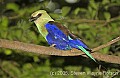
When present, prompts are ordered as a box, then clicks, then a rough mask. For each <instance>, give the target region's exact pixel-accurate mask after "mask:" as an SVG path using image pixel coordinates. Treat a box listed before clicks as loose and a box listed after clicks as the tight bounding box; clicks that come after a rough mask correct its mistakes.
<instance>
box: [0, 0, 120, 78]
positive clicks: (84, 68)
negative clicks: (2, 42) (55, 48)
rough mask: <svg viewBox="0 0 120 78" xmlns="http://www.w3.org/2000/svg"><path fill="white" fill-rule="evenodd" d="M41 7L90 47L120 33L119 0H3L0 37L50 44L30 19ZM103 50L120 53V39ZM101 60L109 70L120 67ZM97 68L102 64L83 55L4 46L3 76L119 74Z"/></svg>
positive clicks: (39, 77)
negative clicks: (56, 53) (55, 54)
mask: <svg viewBox="0 0 120 78" xmlns="http://www.w3.org/2000/svg"><path fill="white" fill-rule="evenodd" d="M40 9H44V10H46V11H47V12H48V13H49V14H50V16H51V17H52V18H53V19H55V20H56V21H58V22H60V23H62V24H63V25H65V26H66V27H67V28H68V29H69V30H70V31H72V32H73V33H74V34H76V35H77V36H78V37H80V38H81V39H82V40H83V41H84V42H85V43H86V44H87V45H88V46H89V47H90V48H94V47H97V46H99V45H101V44H104V43H106V42H108V41H110V40H112V39H114V38H116V37H117V36H119V35H120V1H119V0H0V38H1V39H8V40H12V41H15V40H17V41H21V42H25V43H32V44H37V45H42V46H49V45H48V44H47V42H46V41H45V39H44V38H43V37H42V36H41V34H39V32H38V30H37V28H36V26H35V24H34V23H32V22H29V18H30V15H31V14H32V13H33V12H34V11H37V10H40ZM99 52H100V53H103V54H108V55H116V56H120V42H117V43H115V44H113V45H111V46H109V47H106V48H104V49H102V50H99ZM100 63H101V64H103V65H104V66H105V67H106V68H107V69H108V71H109V72H116V71H118V70H119V69H120V65H119V64H112V63H106V62H103V61H100ZM71 72H74V73H75V72H78V73H79V74H77V73H76V74H74V73H72V74H71ZM84 72H85V73H84ZM92 72H93V74H92ZM95 72H100V70H98V65H97V64H96V63H94V62H93V61H92V60H91V59H89V58H85V57H82V56H73V57H62V56H47V55H37V54H33V53H25V52H22V51H19V50H11V49H5V48H0V78H48V77H49V78H63V77H66V78H85V77H87V78H111V77H114V78H118V74H117V75H115V74H114V73H112V74H104V75H103V74H102V75H100V74H97V75H95ZM80 73H81V74H80ZM86 73H90V74H86ZM51 75H53V76H51Z"/></svg>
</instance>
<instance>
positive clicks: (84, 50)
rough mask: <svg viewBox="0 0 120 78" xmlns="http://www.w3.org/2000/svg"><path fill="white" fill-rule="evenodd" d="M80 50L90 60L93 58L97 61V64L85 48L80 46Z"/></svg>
mask: <svg viewBox="0 0 120 78" xmlns="http://www.w3.org/2000/svg"><path fill="white" fill-rule="evenodd" d="M78 48H79V49H80V50H82V51H83V52H84V53H85V54H86V55H87V56H88V57H89V58H91V59H92V60H93V61H95V62H96V63H97V61H96V60H95V59H94V58H93V57H92V55H91V54H90V53H89V51H87V50H86V49H85V48H83V47H82V46H78Z"/></svg>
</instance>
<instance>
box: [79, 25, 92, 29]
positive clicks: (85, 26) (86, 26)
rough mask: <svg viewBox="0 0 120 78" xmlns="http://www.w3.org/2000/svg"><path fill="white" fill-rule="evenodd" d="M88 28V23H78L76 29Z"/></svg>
mask: <svg viewBox="0 0 120 78" xmlns="http://www.w3.org/2000/svg"><path fill="white" fill-rule="evenodd" d="M89 28H90V26H89V25H87V24H79V25H78V29H80V30H82V29H83V30H84V29H89Z"/></svg>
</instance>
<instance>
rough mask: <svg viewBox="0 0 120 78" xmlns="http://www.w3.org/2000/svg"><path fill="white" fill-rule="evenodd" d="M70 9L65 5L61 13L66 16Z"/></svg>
mask: <svg viewBox="0 0 120 78" xmlns="http://www.w3.org/2000/svg"><path fill="white" fill-rule="evenodd" d="M70 10H71V7H68V6H65V7H63V8H62V15H63V16H66V15H67V14H68V13H69V12H70Z"/></svg>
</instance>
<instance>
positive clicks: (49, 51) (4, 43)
mask: <svg viewBox="0 0 120 78" xmlns="http://www.w3.org/2000/svg"><path fill="white" fill-rule="evenodd" d="M119 40H120V37H117V38H116V39H113V40H112V41H110V42H108V43H107V44H104V45H102V47H101V46H100V47H97V48H93V49H92V50H93V51H97V50H99V49H101V48H104V47H107V46H109V45H111V44H113V43H115V42H117V41H119ZM0 47H3V48H9V49H17V50H23V51H25V52H31V53H37V54H45V55H57V56H78V55H82V56H85V55H84V53H83V52H82V51H80V50H77V49H75V50H73V51H72V52H71V51H62V50H57V49H55V48H52V47H45V46H39V45H35V44H28V43H23V42H19V41H10V40H5V39H0ZM91 54H92V55H93V57H94V58H96V59H98V60H102V61H106V62H110V63H117V64H120V57H117V56H113V55H105V54H100V53H91Z"/></svg>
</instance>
